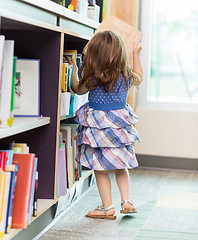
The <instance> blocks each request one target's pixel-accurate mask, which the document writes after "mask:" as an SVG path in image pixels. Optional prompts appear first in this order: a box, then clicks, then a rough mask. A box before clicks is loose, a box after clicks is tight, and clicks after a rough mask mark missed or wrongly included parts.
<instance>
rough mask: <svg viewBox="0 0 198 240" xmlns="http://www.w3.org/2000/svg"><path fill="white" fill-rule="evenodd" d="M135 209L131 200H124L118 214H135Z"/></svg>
mask: <svg viewBox="0 0 198 240" xmlns="http://www.w3.org/2000/svg"><path fill="white" fill-rule="evenodd" d="M136 212H137V210H136V207H135V206H134V205H133V202H132V201H131V200H124V201H122V202H121V210H120V213H136Z"/></svg>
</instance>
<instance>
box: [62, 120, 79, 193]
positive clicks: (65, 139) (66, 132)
mask: <svg viewBox="0 0 198 240" xmlns="http://www.w3.org/2000/svg"><path fill="white" fill-rule="evenodd" d="M76 128H77V125H75V124H74V125H72V126H67V125H61V127H60V140H59V142H60V143H59V146H60V148H61V149H62V155H61V158H62V159H63V158H64V156H63V153H65V158H64V159H65V162H66V166H65V167H64V164H63V163H59V167H58V169H59V168H60V167H61V166H62V168H64V170H65V169H66V177H67V179H66V184H67V187H68V188H69V189H71V187H72V186H73V185H74V183H75V181H78V180H79V179H80V177H81V173H82V167H81V165H80V164H78V163H77V162H76V160H75V156H76V153H77V142H76V137H77V135H76V134H77V132H76ZM59 154H60V152H59ZM59 171H63V169H61V170H59ZM59 177H60V174H59ZM64 178H65V177H62V179H59V183H60V181H62V180H63V179H64ZM58 188H59V190H60V186H58ZM59 196H61V195H60V192H59Z"/></svg>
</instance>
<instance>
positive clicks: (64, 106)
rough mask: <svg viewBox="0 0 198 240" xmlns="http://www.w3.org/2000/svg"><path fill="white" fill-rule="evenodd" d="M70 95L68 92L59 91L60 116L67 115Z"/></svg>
mask: <svg viewBox="0 0 198 240" xmlns="http://www.w3.org/2000/svg"><path fill="white" fill-rule="evenodd" d="M70 96H71V93H70V92H64V93H61V107H60V115H61V116H66V115H69V109H70Z"/></svg>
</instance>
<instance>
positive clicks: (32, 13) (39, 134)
mask: <svg viewBox="0 0 198 240" xmlns="http://www.w3.org/2000/svg"><path fill="white" fill-rule="evenodd" d="M98 26H99V23H98V22H95V21H93V20H91V19H88V18H86V17H83V16H80V15H79V14H78V13H75V12H72V11H70V10H68V9H66V8H64V7H62V6H60V5H58V4H56V3H54V2H52V1H49V0H37V1H30V0H1V1H0V33H1V34H2V35H5V36H6V39H11V40H14V42H15V48H14V49H15V51H14V55H15V56H17V57H18V58H31V59H40V69H41V71H40V114H41V117H39V118H37V117H35V118H27V117H24V118H18V117H17V118H14V124H13V126H12V127H10V128H5V129H1V128H0V141H6V142H8V141H15V142H25V143H27V145H28V146H29V147H30V151H31V152H34V153H35V154H36V156H37V157H38V159H39V164H38V172H39V180H38V181H39V182H38V186H39V187H38V198H39V201H38V206H39V209H38V217H37V218H33V219H32V220H33V223H34V224H35V223H36V222H37V219H39V218H40V219H41V217H42V216H43V215H45V213H47V212H48V210H49V209H51V208H54V206H55V205H56V203H57V201H58V199H57V197H56V192H57V191H56V185H57V184H56V179H57V166H58V165H57V164H58V145H59V144H58V140H59V131H60V122H61V121H62V120H65V119H73V117H74V116H73V115H72V116H64V117H60V96H61V80H62V59H63V51H64V49H76V50H77V51H78V52H79V53H82V50H83V48H84V46H85V45H86V43H87V41H88V40H89V39H90V38H91V37H92V35H93V33H94V32H95V30H96V29H97V28H98ZM92 173H93V171H89V172H87V171H85V172H83V176H82V177H81V179H80V180H79V182H80V181H84V180H85V179H89V178H90V176H91V175H92ZM88 182H89V181H88ZM76 184H78V182H76ZM87 185H89V184H88V183H87ZM30 226H31V225H30ZM39 229H40V227H39ZM28 231H29V227H28V229H27V230H15V229H12V231H11V234H9V235H6V236H5V237H4V238H3V239H17V236H18V239H19V236H21V233H22V232H25V233H26V232H27V234H28ZM30 235H31V234H30ZM33 235H34V234H33ZM26 239H27V238H26Z"/></svg>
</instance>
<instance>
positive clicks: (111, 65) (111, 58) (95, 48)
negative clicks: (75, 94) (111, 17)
mask: <svg viewBox="0 0 198 240" xmlns="http://www.w3.org/2000/svg"><path fill="white" fill-rule="evenodd" d="M121 74H122V75H123V80H124V81H125V82H126V83H127V79H128V78H130V77H133V72H132V68H131V66H130V65H129V62H128V56H127V52H126V47H125V44H124V41H123V39H122V38H121V36H120V35H118V34H117V33H115V32H112V31H103V32H99V33H97V34H96V35H95V36H94V37H93V38H92V39H91V41H90V42H89V45H88V47H87V51H86V54H85V56H84V58H83V62H82V66H81V69H80V85H86V87H87V88H88V89H89V90H91V89H95V88H96V87H98V86H99V85H100V84H101V85H102V86H103V88H104V90H105V91H106V92H109V91H111V90H112V89H113V88H114V87H115V86H116V83H117V80H118V78H119V77H120V75H121ZM131 83H132V84H133V79H131Z"/></svg>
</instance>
